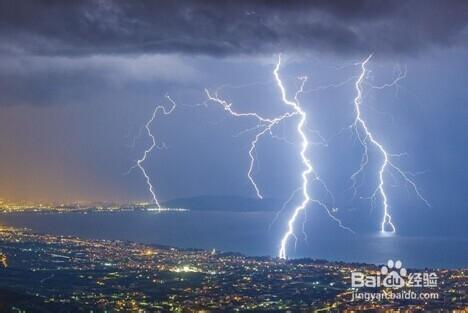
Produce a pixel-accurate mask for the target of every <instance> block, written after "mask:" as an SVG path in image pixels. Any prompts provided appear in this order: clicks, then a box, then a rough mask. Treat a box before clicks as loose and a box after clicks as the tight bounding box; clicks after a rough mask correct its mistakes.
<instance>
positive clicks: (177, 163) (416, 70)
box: [0, 0, 468, 235]
mask: <svg viewBox="0 0 468 313" xmlns="http://www.w3.org/2000/svg"><path fill="white" fill-rule="evenodd" d="M467 43H468V2H466V1H292V2H288V4H286V2H283V1H186V2H182V1H104V0H103V1H80V2H78V1H76V2H75V1H74V2H73V3H71V2H67V1H32V0H31V1H19V2H18V1H0V197H1V198H5V199H11V200H33V201H39V200H48V201H75V200H89V201H94V200H100V201H122V202H126V201H136V200H142V201H148V200H150V199H151V197H150V194H149V193H148V190H147V188H146V185H145V182H144V179H143V177H142V176H141V173H140V172H138V171H133V172H131V173H130V174H128V175H124V174H125V172H126V171H127V170H128V169H129V168H130V167H131V166H132V165H133V164H134V163H135V161H136V160H137V159H138V158H139V157H141V153H142V151H143V149H145V148H146V147H147V146H148V145H149V144H150V141H149V139H148V138H147V137H145V135H144V134H143V135H142V136H140V137H138V133H139V131H140V128H141V126H142V125H144V123H145V122H146V121H147V120H148V118H149V117H150V116H151V113H152V111H153V109H154V107H155V105H158V104H166V105H167V104H168V103H167V101H165V98H164V96H165V95H166V94H168V95H170V96H171V97H172V98H173V99H174V100H175V101H176V102H177V104H178V107H177V109H176V111H174V113H173V114H172V115H170V116H158V117H157V118H156V120H155V122H154V124H153V125H152V130H153V133H154V135H155V137H156V139H157V141H158V142H159V143H161V142H164V143H165V144H166V145H167V149H164V150H154V151H153V153H152V154H151V155H150V157H149V158H148V160H147V161H146V163H145V166H146V168H147V170H148V173H149V174H150V175H151V178H152V180H153V182H154V185H155V189H156V192H157V194H158V195H159V197H160V199H162V200H170V199H173V198H178V197H191V196H198V195H238V196H244V197H254V196H255V193H254V190H253V189H252V186H251V185H250V184H249V182H248V180H247V178H246V171H247V167H248V162H249V160H248V155H247V152H248V148H249V143H250V141H251V140H252V137H253V136H254V132H246V133H241V134H239V132H241V131H242V130H244V129H246V128H250V127H252V126H254V125H255V121H253V120H251V119H248V118H246V119H235V118H233V117H231V116H229V114H227V113H226V112H224V111H223V109H222V108H221V107H220V106H219V105H216V104H215V103H212V102H208V101H207V98H206V95H205V94H204V88H208V89H210V90H214V89H216V88H218V87H219V86H222V85H226V87H225V88H223V89H222V90H221V92H220V95H222V97H223V98H225V99H227V100H229V101H231V102H232V103H233V105H234V107H235V108H236V109H237V110H238V111H256V112H260V113H262V114H263V115H265V116H270V117H273V116H276V115H278V114H281V113H282V112H284V111H285V107H284V104H283V103H282V102H281V99H280V94H279V91H278V89H277V87H276V85H275V84H274V80H273V75H272V71H273V68H274V65H275V62H276V60H277V56H278V54H279V53H281V54H282V56H283V59H284V64H283V67H282V68H281V75H282V78H283V80H284V82H285V84H286V86H287V88H288V91H289V92H290V93H293V92H295V91H296V89H297V88H298V83H299V81H298V79H297V77H298V76H301V75H307V76H308V77H309V81H308V82H307V85H306V87H305V89H306V91H307V93H305V94H304V95H303V96H302V98H301V103H302V104H303V107H304V110H305V111H306V112H307V114H308V120H307V127H308V128H309V129H311V130H318V131H320V132H321V134H322V136H323V137H325V138H327V139H328V147H323V146H319V145H313V146H311V147H310V149H309V151H308V156H309V157H310V159H311V160H312V161H313V164H314V167H315V169H316V171H317V172H318V174H319V175H320V177H321V178H322V179H323V180H324V181H326V182H327V184H328V187H329V188H330V190H331V191H332V192H333V194H334V195H335V204H336V206H337V207H338V208H339V210H338V211H337V214H338V215H339V216H340V217H341V218H343V220H344V221H346V222H347V223H348V224H349V225H358V224H360V223H364V224H365V223H369V225H373V226H375V224H376V221H378V220H379V219H380V213H381V211H380V208H379V204H378V203H375V207H374V209H372V206H371V202H370V201H369V200H368V199H365V198H366V197H368V196H369V194H371V193H372V191H373V190H374V188H375V184H376V172H375V170H376V168H377V166H378V162H379V155H378V153H377V151H372V150H371V151H370V162H369V166H368V167H367V168H366V170H365V172H364V176H363V177H362V178H363V179H362V185H361V187H360V188H359V190H358V194H357V196H356V197H354V198H353V193H352V190H351V189H350V187H351V180H350V175H351V174H352V173H353V172H354V171H355V170H356V169H357V168H358V167H359V162H360V158H361V153H362V147H361V146H360V145H359V144H358V142H357V139H356V137H355V136H353V133H352V132H350V131H349V130H347V126H348V125H349V124H350V123H352V121H353V116H354V111H353V102H352V101H353V98H354V97H355V90H354V85H353V84H354V81H355V79H356V76H357V75H358V74H359V70H360V68H359V65H358V64H357V63H358V62H361V61H362V60H364V59H365V58H366V57H367V56H368V55H369V54H370V53H373V54H374V56H373V58H372V60H371V62H370V63H369V69H370V70H371V71H370V74H369V76H368V77H367V84H366V85H365V90H364V93H365V98H364V103H363V114H364V116H365V118H366V120H367V121H368V124H369V127H370V128H371V129H372V131H373V133H374V134H375V136H376V137H377V138H378V139H379V140H380V141H381V142H382V143H383V144H384V145H385V146H386V147H387V149H388V150H389V151H390V152H392V153H401V152H406V153H407V155H406V156H404V157H402V158H399V159H398V160H397V161H396V163H398V165H399V166H400V167H401V168H402V169H404V170H407V171H409V172H411V174H415V175H414V176H412V177H414V181H415V182H416V183H417V184H418V186H419V188H420V190H421V193H422V194H423V195H424V196H425V197H426V198H427V199H428V201H429V202H430V203H431V205H432V207H426V206H425V205H424V203H423V202H421V201H420V200H419V199H418V198H417V197H415V195H414V193H412V191H411V189H410V188H408V185H406V184H405V183H404V182H403V181H402V180H401V179H400V178H399V177H398V176H395V177H392V176H390V175H389V176H388V177H387V178H388V181H389V183H388V185H389V189H388V192H389V196H390V198H389V202H390V206H391V207H390V208H391V211H392V213H393V216H394V219H395V221H397V223H398V224H399V225H401V228H402V229H403V232H404V231H405V230H406V231H407V232H412V233H414V234H427V233H431V234H432V233H433V234H464V235H466V234H468V228H467V227H466V221H467V219H468V207H467V203H468V193H467V186H468V184H467V183H468V182H467V177H468V166H467V157H466V154H467V153H468V147H467V144H466V143H467V141H466V138H467V134H468V91H467V84H468V58H467V55H468V45H467ZM405 68H406V69H407V77H406V78H405V79H404V80H402V81H400V82H399V84H398V86H394V87H391V88H387V89H383V90H378V89H373V88H372V85H382V84H384V83H388V82H391V81H392V80H393V79H394V78H395V77H396V75H398V70H401V69H403V70H404V69H405ZM320 86H322V87H323V86H328V87H329V88H318V87H320ZM296 122H297V121H294V120H291V121H287V122H286V123H284V124H282V125H281V126H279V127H278V128H277V129H276V130H275V134H276V135H278V136H284V137H286V138H287V139H288V141H290V142H289V143H286V142H284V141H281V140H276V139H271V138H265V139H264V140H262V142H261V143H260V144H259V147H258V150H257V156H258V162H257V163H256V167H255V177H256V179H257V182H258V184H259V186H260V187H261V189H262V190H263V191H264V194H265V196H266V197H268V198H275V199H286V198H287V197H288V196H289V194H290V193H291V192H292V191H294V190H295V189H297V188H298V187H299V185H300V176H299V175H300V171H301V169H302V165H301V163H300V160H299V158H298V151H299V149H300V146H299V138H298V137H297V133H296V132H295V123H296ZM309 135H310V138H311V139H313V140H317V138H316V137H314V135H313V132H310V134H309ZM134 138H136V140H135V141H134ZM133 143H134V144H133ZM310 192H311V193H312V194H314V196H316V197H319V198H320V197H326V195H325V194H324V193H323V190H321V188H320V187H319V186H316V185H313V186H312V187H311V190H310ZM377 223H378V222H377Z"/></svg>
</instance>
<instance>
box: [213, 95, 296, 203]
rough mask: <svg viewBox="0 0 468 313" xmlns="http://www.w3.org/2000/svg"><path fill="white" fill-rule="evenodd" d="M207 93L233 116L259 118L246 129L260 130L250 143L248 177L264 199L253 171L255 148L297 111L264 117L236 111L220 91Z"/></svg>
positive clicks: (257, 192)
mask: <svg viewBox="0 0 468 313" xmlns="http://www.w3.org/2000/svg"><path fill="white" fill-rule="evenodd" d="M205 93H206V95H207V97H208V100H210V101H213V102H216V103H218V104H220V105H221V106H222V107H223V108H224V110H225V111H227V112H228V113H229V114H231V115H232V116H234V117H250V118H254V119H256V120H257V123H258V124H257V125H256V126H254V127H252V128H249V129H247V130H246V131H250V130H259V132H257V133H256V134H255V137H254V139H253V140H252V141H251V143H250V148H249V159H250V163H249V169H248V171H247V177H248V179H249V181H250V183H251V184H252V186H253V188H254V190H255V194H256V195H257V197H258V198H259V199H263V195H262V193H261V191H260V189H259V187H258V185H257V183H256V182H255V179H254V178H253V176H252V172H253V169H254V165H255V149H256V148H257V144H258V142H259V140H260V139H261V138H262V137H263V136H265V135H268V134H269V135H271V136H272V137H274V135H273V133H272V128H273V127H274V126H275V125H277V124H278V123H280V122H281V121H283V120H284V119H287V118H289V117H291V116H294V115H295V114H296V113H295V112H292V113H289V112H287V113H284V114H283V115H281V116H279V117H275V118H266V117H262V116H261V115H259V114H257V113H254V112H247V113H239V112H236V111H234V110H233V109H232V103H228V102H227V101H225V100H223V99H221V98H220V97H219V96H218V92H215V93H214V94H211V93H210V92H209V90H208V89H205ZM244 132H245V131H244Z"/></svg>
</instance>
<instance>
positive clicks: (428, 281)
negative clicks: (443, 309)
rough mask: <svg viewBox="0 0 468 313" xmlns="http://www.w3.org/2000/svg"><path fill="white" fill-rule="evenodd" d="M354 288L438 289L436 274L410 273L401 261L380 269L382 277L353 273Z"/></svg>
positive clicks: (388, 262) (390, 263)
mask: <svg viewBox="0 0 468 313" xmlns="http://www.w3.org/2000/svg"><path fill="white" fill-rule="evenodd" d="M351 286H352V287H353V288H361V287H370V288H380V287H384V288H394V289H397V288H402V287H404V286H406V287H437V274H436V273H426V272H424V273H408V271H407V270H406V268H404V267H403V263H402V262H401V261H400V260H397V261H393V260H388V261H387V264H386V265H384V266H382V267H381V268H380V275H366V274H365V273H361V272H353V273H351Z"/></svg>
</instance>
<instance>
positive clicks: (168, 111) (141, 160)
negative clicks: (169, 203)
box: [130, 96, 176, 208]
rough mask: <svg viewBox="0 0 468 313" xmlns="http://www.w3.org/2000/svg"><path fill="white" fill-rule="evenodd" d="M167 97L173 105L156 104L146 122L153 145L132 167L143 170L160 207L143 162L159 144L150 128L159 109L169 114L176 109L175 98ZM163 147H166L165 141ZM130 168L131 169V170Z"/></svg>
mask: <svg viewBox="0 0 468 313" xmlns="http://www.w3.org/2000/svg"><path fill="white" fill-rule="evenodd" d="M166 98H167V99H168V100H169V102H171V104H172V106H171V107H170V109H169V110H167V109H166V107H165V106H163V105H158V106H156V108H155V109H154V111H153V114H152V115H151V118H150V119H149V120H148V121H147V122H146V124H145V130H146V133H147V134H148V136H149V137H150V138H151V145H150V146H149V147H148V148H147V149H145V150H144V152H143V156H142V157H141V159H138V160H137V162H136V164H135V165H134V166H133V167H132V168H131V169H133V168H135V167H138V168H139V169H140V170H141V173H142V174H143V176H144V177H145V180H146V184H147V185H148V190H149V192H150V193H151V196H152V197H153V203H154V204H156V206H157V207H158V208H161V205H160V203H159V200H158V198H157V197H156V193H155V191H154V187H153V184H152V183H151V179H150V177H149V176H148V173H147V172H146V170H145V168H144V167H143V162H144V161H145V160H146V158H147V156H148V154H149V153H150V152H151V151H152V150H153V149H154V148H155V147H156V148H158V145H157V144H156V139H155V138H154V136H153V134H152V132H151V129H150V126H151V124H152V123H153V121H154V119H155V118H156V115H157V113H158V112H159V111H162V113H163V114H164V115H169V114H171V113H172V112H173V111H174V109H175V108H176V103H175V102H174V100H172V98H171V97H169V96H166ZM163 147H165V143H163ZM131 169H130V170H131Z"/></svg>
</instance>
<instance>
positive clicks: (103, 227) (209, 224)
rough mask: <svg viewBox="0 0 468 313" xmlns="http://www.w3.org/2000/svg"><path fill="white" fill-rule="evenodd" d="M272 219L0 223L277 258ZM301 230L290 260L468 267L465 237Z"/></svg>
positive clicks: (152, 216)
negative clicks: (304, 233)
mask: <svg viewBox="0 0 468 313" xmlns="http://www.w3.org/2000/svg"><path fill="white" fill-rule="evenodd" d="M273 218H274V213H258V212H256V213H235V212H166V213H146V212H128V213H127V212H125V213H89V214H78V213H67V214H36V213H28V214H14V215H12V214H8V215H0V224H1V225H8V226H16V227H27V228H30V229H32V230H34V231H37V232H43V233H50V234H64V235H76V236H81V237H84V238H99V239H121V240H130V241H137V242H142V243H154V244H162V245H170V246H176V247H182V248H204V249H213V248H215V249H218V250H223V251H234V252H242V253H244V254H247V255H256V256H261V255H277V251H278V244H279V241H280V238H281V235H282V233H283V232H284V228H285V225H284V222H283V223H281V221H279V222H277V223H275V224H273V226H272V227H270V224H271V222H272V220H273ZM300 226H301V225H300ZM300 226H299V231H298V241H297V246H296V248H295V244H294V239H292V240H291V241H290V242H289V249H288V254H289V256H290V257H312V258H320V259H328V260H338V261H347V262H366V263H376V264H382V263H385V262H386V261H387V260H388V259H399V260H402V261H403V263H404V265H405V266H407V267H418V268H423V267H448V268H461V267H464V268H466V267H468V239H467V238H456V237H402V236H398V235H394V236H386V237H384V236H381V235H379V234H375V235H353V234H351V233H349V232H346V231H343V230H341V229H338V228H337V227H335V226H333V227H330V226H329V225H328V226H323V225H318V226H317V225H316V227H312V225H309V226H307V225H306V226H307V227H306V229H307V238H308V239H307V241H306V240H304V235H303V234H302V228H301V227H300Z"/></svg>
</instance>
